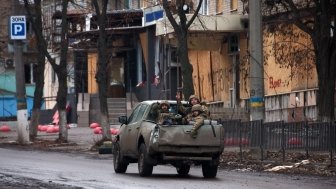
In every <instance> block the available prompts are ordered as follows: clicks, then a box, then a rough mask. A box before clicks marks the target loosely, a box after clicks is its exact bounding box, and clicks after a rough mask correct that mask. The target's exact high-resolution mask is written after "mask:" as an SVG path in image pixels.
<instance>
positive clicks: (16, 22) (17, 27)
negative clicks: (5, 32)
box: [10, 16, 26, 39]
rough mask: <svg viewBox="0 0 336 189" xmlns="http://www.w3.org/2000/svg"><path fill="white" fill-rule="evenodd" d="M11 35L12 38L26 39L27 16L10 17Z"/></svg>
mask: <svg viewBox="0 0 336 189" xmlns="http://www.w3.org/2000/svg"><path fill="white" fill-rule="evenodd" d="M10 34H11V35H10V37H11V39H26V17H25V16H11V17H10Z"/></svg>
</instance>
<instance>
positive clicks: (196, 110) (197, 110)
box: [187, 104, 205, 138]
mask: <svg viewBox="0 0 336 189" xmlns="http://www.w3.org/2000/svg"><path fill="white" fill-rule="evenodd" d="M202 111H203V110H202V106H201V105H200V104H195V105H193V106H192V108H191V112H192V114H191V115H188V117H187V121H188V123H193V127H192V129H191V131H190V136H191V137H192V138H196V137H197V131H198V129H199V128H200V127H201V126H202V125H203V124H204V119H205V118H204V116H203V115H202Z"/></svg>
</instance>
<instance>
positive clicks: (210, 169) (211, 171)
mask: <svg viewBox="0 0 336 189" xmlns="http://www.w3.org/2000/svg"><path fill="white" fill-rule="evenodd" d="M217 170H218V165H217V164H216V163H211V162H207V163H203V164H202V172H203V177H204V178H215V177H216V175H217Z"/></svg>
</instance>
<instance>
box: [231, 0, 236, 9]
mask: <svg viewBox="0 0 336 189" xmlns="http://www.w3.org/2000/svg"><path fill="white" fill-rule="evenodd" d="M237 9H238V0H231V3H230V10H232V11H233V10H237Z"/></svg>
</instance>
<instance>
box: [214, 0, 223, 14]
mask: <svg viewBox="0 0 336 189" xmlns="http://www.w3.org/2000/svg"><path fill="white" fill-rule="evenodd" d="M222 12H223V0H216V13H217V14H219V13H222Z"/></svg>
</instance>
